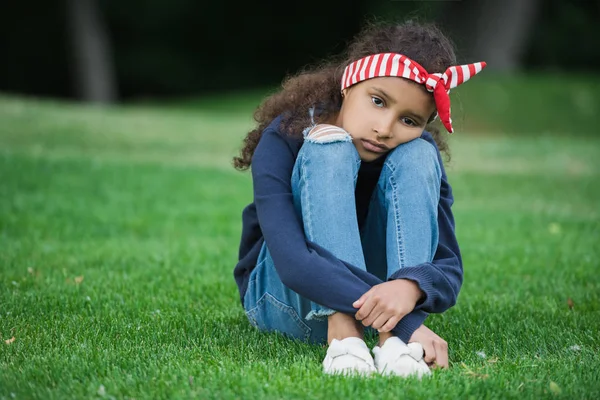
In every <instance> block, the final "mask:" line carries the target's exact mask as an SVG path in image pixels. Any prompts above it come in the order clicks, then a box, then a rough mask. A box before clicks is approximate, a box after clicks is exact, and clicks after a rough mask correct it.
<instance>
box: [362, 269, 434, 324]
mask: <svg viewBox="0 0 600 400" xmlns="http://www.w3.org/2000/svg"><path fill="white" fill-rule="evenodd" d="M422 294H423V292H421V289H420V288H419V285H417V284H416V283H415V282H413V281H410V280H407V279H396V280H393V281H388V282H384V283H381V284H379V285H375V286H373V287H372V288H371V289H370V290H369V291H368V292H366V293H365V294H363V295H362V296H361V297H360V298H359V299H358V300H356V301H355V302H354V303H353V304H352V305H353V306H354V307H355V308H359V310H358V311H357V312H356V319H357V320H359V321H362V324H363V325H364V326H372V327H373V328H374V329H377V330H378V331H379V332H389V331H391V330H392V329H393V328H394V327H395V326H396V324H397V323H398V321H400V320H401V319H402V318H403V317H404V316H405V315H406V314H408V313H410V312H411V311H412V310H413V309H414V308H415V305H416V304H417V301H419V299H420V298H421V296H422Z"/></svg>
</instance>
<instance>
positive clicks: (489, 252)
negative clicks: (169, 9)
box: [0, 85, 600, 399]
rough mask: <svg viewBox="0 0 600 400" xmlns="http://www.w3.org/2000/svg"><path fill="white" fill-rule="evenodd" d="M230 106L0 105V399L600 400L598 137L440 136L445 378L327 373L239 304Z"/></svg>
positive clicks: (306, 348)
mask: <svg viewBox="0 0 600 400" xmlns="http://www.w3.org/2000/svg"><path fill="white" fill-rule="evenodd" d="M467 86H468V85H467ZM227 101H228V102H229V105H231V107H223V109H221V112H215V110H214V109H211V108H203V107H199V106H198V107H190V108H189V109H185V107H184V108H160V107H155V106H153V107H151V106H144V107H142V106H138V107H133V106H127V107H126V106H121V107H112V108H106V109H101V108H91V107H84V106H81V105H74V104H64V103H57V102H45V101H36V100H33V99H21V98H16V97H0V338H1V339H2V341H0V399H3V398H6V399H12V398H17V399H32V398H35V399H38V398H39V399H64V398H106V399H109V398H135V399H141V398H153V399H155V398H165V399H166V398H169V399H173V398H202V399H204V398H219V399H227V398H257V399H263V398H278V399H279V398H291V399H294V398H346V397H347V398H364V399H397V398H405V397H408V398H432V399H434V398H435V399H438V398H461V399H463V398H464V399H467V398H473V399H482V398H499V399H505V398H589V399H596V398H598V397H600V384H599V383H598V382H600V363H599V360H598V355H597V354H598V352H599V351H600V342H599V339H598V332H600V280H599V279H598V276H599V274H600V262H599V261H598V258H599V257H600V241H599V240H598V239H599V237H600V236H599V234H600V207H599V205H600V203H599V198H600V187H599V186H598V179H599V177H600V162H598V159H599V158H600V137H593V136H591V137H586V138H582V137H581V136H577V138H574V136H573V135H571V133H572V132H570V131H565V132H564V134H563V135H558V134H555V135H544V134H542V133H536V132H531V131H523V133H524V134H523V135H489V134H488V132H487V131H486V132H485V133H486V134H485V135H484V134H478V133H476V132H473V133H470V134H466V133H465V134H462V133H457V134H455V135H453V136H452V137H451V139H450V143H451V147H452V149H453V161H451V163H449V164H448V166H447V169H448V174H449V177H450V181H451V183H452V185H453V189H454V194H455V197H456V203H455V206H454V212H455V217H456V221H457V235H458V237H459V241H460V244H461V248H462V251H463V256H464V263H465V283H464V286H463V289H462V292H461V294H460V296H459V300H458V304H457V305H456V306H455V307H454V308H452V309H451V310H449V311H448V312H447V313H445V314H443V315H433V316H431V317H430V319H429V320H428V324H429V326H430V328H432V329H433V330H434V331H435V332H437V333H438V334H439V335H440V336H442V337H443V338H445V339H446V340H447V341H448V343H449V346H450V359H451V368H450V369H449V370H446V371H436V372H435V373H434V375H433V377H432V378H430V379H425V380H423V381H421V382H419V381H416V380H414V379H408V380H402V379H399V378H396V379H392V378H382V377H377V378H375V379H370V380H365V379H360V378H344V377H329V376H323V374H322V373H321V369H320V368H321V365H320V363H321V361H322V358H323V356H324V354H325V351H326V349H325V348H324V347H320V346H311V345H306V344H302V343H297V342H293V341H291V340H288V339H286V338H283V337H280V336H279V335H277V334H264V333H259V332H257V331H255V330H254V329H253V328H252V327H251V326H250V325H249V323H248V321H247V320H246V318H245V315H244V313H243V310H242V308H241V305H240V303H239V298H238V293H237V287H236V286H235V283H234V280H233V275H232V270H233V267H234V265H235V263H236V257H237V251H238V244H239V235H240V229H241V221H240V216H241V210H242V208H243V207H244V206H245V205H246V204H247V203H248V202H250V201H251V199H252V182H251V180H250V176H249V174H248V173H240V172H237V171H235V170H233V168H232V167H231V166H230V159H231V157H232V156H233V155H235V154H236V151H237V149H238V147H239V145H240V144H241V140H242V138H243V135H244V133H245V131H246V130H248V129H249V128H250V127H251V123H252V121H251V108H248V107H247V106H244V104H246V103H245V102H247V103H248V104H249V102H248V100H240V101H236V100H235V99H228V100H227ZM217 103H218V101H217ZM240 104H241V105H240ZM550 115H551V114H549V115H548V118H550ZM569 299H570V300H569ZM570 302H571V305H572V308H571V307H569V303H570ZM13 337H14V341H12V343H10V344H7V343H5V341H6V340H8V341H10V339H11V338H13ZM483 353H484V354H485V357H482V355H483Z"/></svg>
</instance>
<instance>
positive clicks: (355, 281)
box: [234, 116, 463, 342]
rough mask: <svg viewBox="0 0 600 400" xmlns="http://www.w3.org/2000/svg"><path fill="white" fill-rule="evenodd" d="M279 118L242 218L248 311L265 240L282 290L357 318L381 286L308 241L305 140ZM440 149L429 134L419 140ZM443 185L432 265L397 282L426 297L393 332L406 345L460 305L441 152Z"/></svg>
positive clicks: (264, 141)
mask: <svg viewBox="0 0 600 400" xmlns="http://www.w3.org/2000/svg"><path fill="white" fill-rule="evenodd" d="M281 118H282V117H281V116H279V117H277V118H276V119H274V120H273V121H272V122H271V124H270V125H269V126H268V127H267V128H266V129H265V130H264V131H263V133H262V136H261V139H260V141H259V143H258V145H257V147H256V150H255V152H254V155H253V158H252V167H251V170H252V179H253V185H254V201H253V202H252V203H251V204H249V205H248V206H247V207H246V208H244V210H243V212H242V235H241V242H240V247H239V256H238V258H239V261H238V263H237V265H236V266H235V268H234V277H235V280H236V283H237V285H238V288H239V293H240V300H241V301H242V304H243V299H244V294H245V292H246V289H247V285H248V277H249V275H250V272H251V271H252V270H253V268H254V267H255V265H256V260H257V259H258V254H259V252H260V249H261V246H262V244H263V243H264V241H265V240H266V242H267V244H268V247H269V251H270V253H271V256H272V257H273V261H274V263H275V268H276V269H277V273H278V275H279V277H280V278H281V281H282V282H283V284H284V285H286V286H287V287H289V288H290V289H292V290H293V291H295V292H296V293H298V294H300V295H301V296H303V297H305V298H308V299H310V300H311V301H313V302H316V303H318V304H321V305H323V306H325V307H328V308H331V309H333V310H337V311H340V312H343V313H347V314H351V315H354V314H355V313H356V312H357V311H358V309H356V308H354V307H353V306H352V303H353V302H354V301H356V300H357V299H358V298H359V297H360V296H362V295H363V294H364V293H365V292H367V291H368V290H369V289H370V288H371V287H372V286H374V285H377V284H380V283H382V281H381V280H380V279H379V278H377V277H376V276H375V275H373V274H371V273H369V272H367V271H364V270H362V269H360V268H358V267H356V266H354V265H351V264H349V263H347V262H345V261H342V260H340V259H338V258H337V257H335V256H334V255H333V254H332V253H331V252H329V251H328V250H326V249H325V248H323V247H321V246H319V245H317V244H316V243H314V242H311V241H309V240H307V239H306V237H305V234H304V228H303V223H302V220H301V219H300V217H299V216H298V215H297V214H296V211H295V210H294V205H293V200H292V187H291V176H292V171H293V168H294V163H295V160H296V157H297V155H298V152H299V150H300V148H301V146H302V143H303V138H302V137H291V136H289V135H286V134H284V133H282V132H281V131H280V128H279V124H280V122H281ZM421 137H422V138H423V139H425V140H427V141H428V142H430V143H431V144H432V145H433V146H435V148H436V150H437V149H438V147H437V145H436V144H435V141H434V140H433V137H432V136H431V134H430V133H429V132H426V131H425V132H424V133H423V135H422V136H421ZM438 157H439V161H440V165H441V166H442V182H441V190H440V201H439V206H438V225H439V244H438V248H437V251H436V253H435V256H434V260H433V262H431V263H423V264H419V265H414V266H408V267H405V268H401V269H399V270H398V271H397V272H396V273H395V274H394V275H393V276H391V277H390V278H389V280H392V279H409V280H412V281H414V282H416V283H417V284H418V285H419V287H420V288H421V290H422V291H423V293H424V297H423V298H422V300H421V301H420V302H419V303H418V304H417V305H416V307H415V309H414V310H413V311H412V313H410V314H409V315H407V316H405V317H404V318H403V319H402V320H401V321H400V322H399V323H398V324H397V326H396V328H394V329H393V333H395V334H396V335H398V336H399V337H400V338H401V339H402V340H403V341H405V342H408V340H409V338H410V337H411V336H412V334H413V332H414V331H415V330H416V329H417V328H418V327H419V326H420V325H421V324H422V323H423V322H424V321H425V318H427V315H428V313H441V312H444V311H445V310H447V309H448V308H450V307H452V306H453V305H454V304H455V303H456V299H457V296H458V292H459V290H460V287H461V285H462V280H463V269H462V259H461V255H460V250H459V247H458V243H457V241H456V236H455V233H454V217H453V215H452V211H451V209H450V208H451V206H452V203H453V201H454V200H453V196H452V189H451V187H450V185H449V184H448V179H447V176H446V172H445V170H444V168H443V163H442V159H441V157H440V153H439V150H438ZM384 160H385V158H384V157H382V158H381V159H380V160H378V161H373V162H363V163H362V164H361V167H360V171H359V175H358V181H357V185H356V192H355V197H356V207H357V217H358V219H359V225H360V224H361V223H362V221H364V218H365V216H366V214H367V210H368V204H369V199H370V197H371V194H372V191H373V189H374V188H375V185H376V184H377V181H378V179H379V174H380V172H381V169H382V166H383V161H384Z"/></svg>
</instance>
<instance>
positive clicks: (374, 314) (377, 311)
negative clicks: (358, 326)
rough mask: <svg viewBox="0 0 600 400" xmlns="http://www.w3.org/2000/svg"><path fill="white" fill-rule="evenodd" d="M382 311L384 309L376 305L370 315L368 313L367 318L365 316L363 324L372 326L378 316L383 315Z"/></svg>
mask: <svg viewBox="0 0 600 400" xmlns="http://www.w3.org/2000/svg"><path fill="white" fill-rule="evenodd" d="M382 313H383V311H382V310H380V309H379V307H377V306H375V307H374V308H373V309H372V310H371V312H370V313H369V315H367V316H366V317H365V318H363V320H362V324H363V325H364V326H371V325H372V324H373V322H375V321H376V320H377V318H379V317H380V316H381V314H382ZM386 320H387V319H386Z"/></svg>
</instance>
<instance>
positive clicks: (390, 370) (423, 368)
mask: <svg viewBox="0 0 600 400" xmlns="http://www.w3.org/2000/svg"><path fill="white" fill-rule="evenodd" d="M373 354H375V367H376V368H377V371H378V372H379V373H380V374H382V375H397V376H402V377H408V376H413V375H414V376H417V377H418V378H419V379H420V378H421V377H422V376H423V375H429V374H431V370H430V369H429V367H428V366H427V364H426V363H425V361H424V360H423V346H421V344H420V343H416V342H414V343H409V344H408V345H406V343H404V342H403V341H402V340H400V338H398V337H396V336H392V337H391V338H389V339H387V340H386V341H385V343H384V344H383V346H381V347H379V346H375V347H374V348H373Z"/></svg>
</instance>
